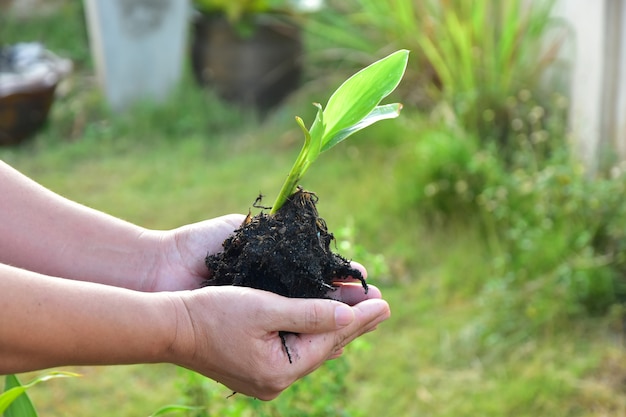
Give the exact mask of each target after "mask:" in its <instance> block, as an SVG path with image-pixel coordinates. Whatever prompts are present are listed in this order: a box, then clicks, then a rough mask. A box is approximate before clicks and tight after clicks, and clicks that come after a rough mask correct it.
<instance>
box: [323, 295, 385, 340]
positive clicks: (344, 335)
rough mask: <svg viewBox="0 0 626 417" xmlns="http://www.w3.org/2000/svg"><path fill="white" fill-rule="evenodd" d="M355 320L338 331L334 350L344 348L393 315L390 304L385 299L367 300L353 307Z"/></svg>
mask: <svg viewBox="0 0 626 417" xmlns="http://www.w3.org/2000/svg"><path fill="white" fill-rule="evenodd" d="M353 310H354V311H355V320H354V322H353V323H352V324H351V325H349V326H346V327H345V328H344V329H341V330H339V331H337V332H336V338H335V345H334V348H333V351H337V350H338V349H341V348H343V347H344V346H346V345H347V344H348V343H350V342H352V341H353V340H354V339H356V338H357V337H359V336H361V335H363V334H365V333H368V332H371V331H372V330H374V329H375V328H376V326H378V325H379V324H380V323H382V322H383V321H385V320H387V319H388V318H389V317H390V316H391V310H390V308H389V304H387V302H386V301H385V300H378V299H373V300H366V301H363V302H361V303H359V304H357V305H356V306H354V307H353Z"/></svg>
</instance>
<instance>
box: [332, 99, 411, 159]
mask: <svg viewBox="0 0 626 417" xmlns="http://www.w3.org/2000/svg"><path fill="white" fill-rule="evenodd" d="M400 110H402V104H400V103H394V104H385V105H383V106H376V107H375V108H374V110H372V111H371V113H370V114H368V115H367V116H366V117H365V118H364V119H363V120H361V121H360V122H358V123H357V124H354V125H352V126H350V127H347V128H345V129H343V130H340V131H339V132H337V133H336V134H335V136H333V137H332V138H330V139H329V140H328V142H326V143H325V144H324V146H323V147H322V152H324V151H326V150H328V149H330V148H332V147H333V146H335V145H336V144H338V143H339V142H341V141H342V140H344V139H346V138H347V137H348V136H350V135H351V134H353V133H355V132H358V131H359V130H361V129H365V128H366V127H368V126H370V125H372V124H374V123H376V122H378V121H380V120H385V119H394V118H396V117H398V116H400Z"/></svg>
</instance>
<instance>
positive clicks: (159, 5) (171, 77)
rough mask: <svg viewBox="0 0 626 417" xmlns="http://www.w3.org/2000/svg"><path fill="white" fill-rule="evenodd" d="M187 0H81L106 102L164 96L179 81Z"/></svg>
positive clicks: (119, 106)
mask: <svg viewBox="0 0 626 417" xmlns="http://www.w3.org/2000/svg"><path fill="white" fill-rule="evenodd" d="M189 12H190V5H189V1H188V0H85V13H86V15H87V16H86V17H87V25H88V30H89V39H90V45H91V52H92V56H93V58H94V63H95V66H96V74H97V76H98V79H99V81H100V83H101V85H102V87H103V88H104V91H105V94H106V97H107V99H108V102H109V104H110V105H111V107H112V108H113V109H115V110H123V109H124V108H126V107H127V106H128V105H130V104H132V103H133V102H136V101H137V100H145V99H151V100H157V101H162V100H164V99H166V98H167V96H168V94H169V93H170V92H171V90H172V88H173V87H174V86H175V85H176V83H177V82H178V81H179V79H180V76H181V74H182V68H183V62H184V61H183V60H184V57H183V53H184V52H185V51H186V36H187V29H188V22H189Z"/></svg>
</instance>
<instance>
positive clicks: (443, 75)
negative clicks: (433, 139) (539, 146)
mask: <svg viewBox="0 0 626 417" xmlns="http://www.w3.org/2000/svg"><path fill="white" fill-rule="evenodd" d="M553 3H554V1H553V0H540V1H533V2H526V1H523V0H513V1H507V2H501V1H498V0H486V1H479V2H468V1H464V0H427V1H416V0H390V1H386V2H380V1H375V0H347V1H330V2H329V4H330V8H329V10H327V11H326V12H325V13H320V14H318V15H316V16H315V17H313V18H310V19H309V21H307V24H306V26H305V27H306V28H307V29H308V31H309V33H311V34H312V35H311V36H312V37H313V38H314V39H316V41H315V43H313V44H312V45H311V49H312V52H313V54H314V55H315V54H316V53H317V54H318V55H317V56H318V58H319V59H320V61H323V59H324V58H327V59H330V60H337V59H341V60H343V61H352V62H354V63H358V62H362V61H364V60H365V61H367V60H370V59H371V57H372V56H380V55H382V54H384V53H385V52H387V51H390V50H394V49H397V48H406V49H409V50H411V51H412V55H411V63H410V65H409V68H408V70H407V74H406V76H405V80H404V82H403V84H402V85H401V88H400V94H401V96H402V99H403V100H404V102H405V104H407V105H413V106H418V107H419V108H421V109H425V110H429V111H430V110H432V109H439V110H440V111H439V112H438V114H440V115H445V117H446V121H447V122H450V121H454V122H455V123H457V124H459V125H460V126H462V127H463V128H464V129H465V130H467V131H470V132H473V133H475V134H476V135H477V136H478V137H480V138H481V139H482V140H485V141H489V140H491V141H496V143H497V144H498V145H499V147H500V148H501V149H503V151H504V152H507V153H511V151H510V148H511V147H513V148H514V147H515V143H511V142H510V141H511V138H512V137H513V134H512V132H511V129H512V123H511V122H512V121H513V120H515V119H516V117H517V115H516V114H515V113H516V104H517V103H511V101H510V100H511V98H512V97H517V96H518V93H520V92H522V91H526V92H527V93H528V95H530V96H532V97H533V99H534V101H535V103H536V105H537V106H539V107H542V106H544V105H545V101H548V100H550V96H549V95H544V94H543V92H544V91H545V89H543V85H542V81H545V76H546V69H547V68H548V67H549V66H550V65H551V64H553V63H554V62H555V60H556V58H557V52H558V49H559V46H560V38H559V37H554V39H553V40H552V41H549V40H548V38H547V37H546V35H547V34H548V33H549V31H551V30H553V29H555V28H556V27H557V23H556V22H555V21H554V19H553V18H552V17H551V10H552V7H553ZM442 108H444V109H445V110H444V111H441V109H442ZM544 109H545V107H544Z"/></svg>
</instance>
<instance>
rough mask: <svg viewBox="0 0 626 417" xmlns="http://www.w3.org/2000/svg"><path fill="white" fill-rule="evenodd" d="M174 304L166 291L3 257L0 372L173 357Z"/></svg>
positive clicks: (0, 300) (0, 301) (127, 362)
mask: <svg viewBox="0 0 626 417" xmlns="http://www.w3.org/2000/svg"><path fill="white" fill-rule="evenodd" d="M175 310H176V307H175V303H174V302H173V301H172V299H170V298H169V295H168V294H167V293H143V292H138V291H131V290H127V289H122V288H116V287H110V286H105V285H100V284H93V283H89V282H80V281H72V280H67V279H62V278H53V277H48V276H42V275H39V274H36V273H33V272H30V271H26V270H21V269H18V268H14V267H9V266H6V265H2V264H0V311H1V312H2V314H0V374H6V373H16V372H24V371H30V370H36V369H44V368H49V367H55V366H65V365H111V364H130V363H149V362H163V361H166V359H167V355H168V353H169V352H168V349H169V347H170V346H171V344H172V342H173V340H174V337H175V334H176V327H177V325H176V319H175V317H176V316H177V314H176V313H175Z"/></svg>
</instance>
